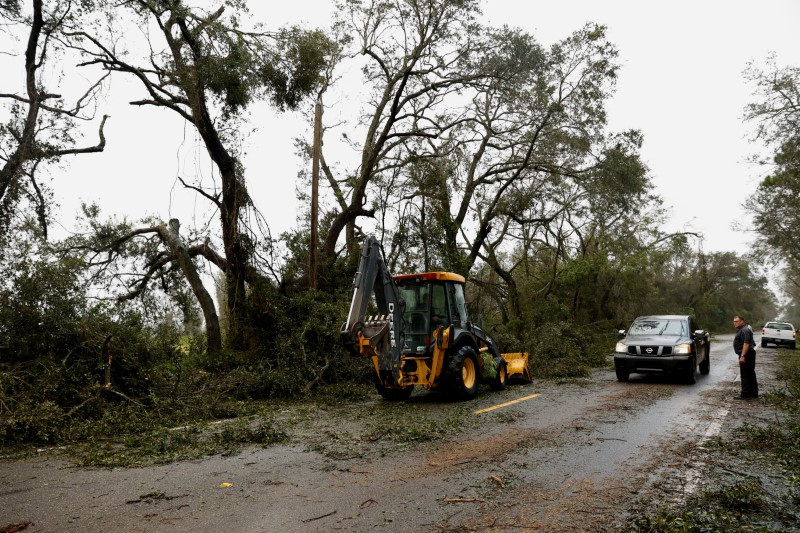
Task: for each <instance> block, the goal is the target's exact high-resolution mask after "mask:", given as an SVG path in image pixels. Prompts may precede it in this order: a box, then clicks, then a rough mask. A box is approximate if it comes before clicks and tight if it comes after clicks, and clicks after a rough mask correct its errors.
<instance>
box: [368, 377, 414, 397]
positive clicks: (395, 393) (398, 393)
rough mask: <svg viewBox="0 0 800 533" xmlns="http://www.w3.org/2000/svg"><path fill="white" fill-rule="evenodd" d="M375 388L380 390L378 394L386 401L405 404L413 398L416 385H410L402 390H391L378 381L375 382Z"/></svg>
mask: <svg viewBox="0 0 800 533" xmlns="http://www.w3.org/2000/svg"><path fill="white" fill-rule="evenodd" d="M375 388H376V389H378V394H380V395H381V396H382V397H383V399H384V400H388V401H390V402H404V401H406V400H408V399H409V398H410V397H411V393H412V392H414V385H409V386H408V387H403V388H402V389H389V388H386V387H384V386H383V384H382V383H381V382H380V381H379V380H377V379H376V380H375Z"/></svg>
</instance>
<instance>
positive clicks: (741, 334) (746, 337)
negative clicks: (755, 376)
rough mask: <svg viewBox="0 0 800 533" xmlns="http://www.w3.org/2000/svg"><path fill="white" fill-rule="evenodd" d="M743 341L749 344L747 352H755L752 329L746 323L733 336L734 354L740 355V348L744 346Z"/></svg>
mask: <svg viewBox="0 0 800 533" xmlns="http://www.w3.org/2000/svg"><path fill="white" fill-rule="evenodd" d="M744 343H747V344H749V345H750V349H749V350H748V353H750V352H755V351H756V350H755V344H756V343H755V341H754V340H753V330H752V329H750V326H749V325H748V324H745V325H744V326H742V329H740V330H739V331H738V332H737V333H736V336H735V337H734V338H733V351H734V352H736V355H742V348H743V347H744Z"/></svg>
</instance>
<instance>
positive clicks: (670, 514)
mask: <svg viewBox="0 0 800 533" xmlns="http://www.w3.org/2000/svg"><path fill="white" fill-rule="evenodd" d="M626 531H634V532H636V533H706V532H709V531H731V532H744V531H747V532H756V531H764V532H766V531H770V530H769V528H763V527H752V526H750V525H743V524H741V522H740V520H739V518H738V516H737V515H735V514H733V513H731V512H725V511H703V510H699V511H669V510H666V511H661V512H659V513H655V514H652V515H647V516H643V517H638V518H636V519H635V520H634V521H633V524H631V526H630V527H628V528H626Z"/></svg>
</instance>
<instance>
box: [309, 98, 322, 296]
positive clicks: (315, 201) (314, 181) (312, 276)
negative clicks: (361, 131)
mask: <svg viewBox="0 0 800 533" xmlns="http://www.w3.org/2000/svg"><path fill="white" fill-rule="evenodd" d="M321 143H322V96H317V104H316V105H315V106H314V145H313V147H312V150H311V160H312V166H311V247H310V249H309V252H310V253H309V265H308V286H309V287H311V288H312V289H316V288H317V240H318V239H317V223H318V219H319V152H320V144H321Z"/></svg>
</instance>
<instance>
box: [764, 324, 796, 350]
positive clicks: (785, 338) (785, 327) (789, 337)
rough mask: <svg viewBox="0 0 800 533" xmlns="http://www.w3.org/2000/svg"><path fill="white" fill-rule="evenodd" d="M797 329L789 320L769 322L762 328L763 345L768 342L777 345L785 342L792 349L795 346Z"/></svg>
mask: <svg viewBox="0 0 800 533" xmlns="http://www.w3.org/2000/svg"><path fill="white" fill-rule="evenodd" d="M796 336H797V330H795V329H794V326H793V325H791V324H789V323H788V322H767V323H766V324H764V328H763V329H762V330H761V346H762V347H765V346H766V345H767V344H768V343H770V342H771V343H772V344H775V345H780V344H785V345H787V346H789V348H791V349H792V350H794V348H795V342H796V341H795V337H796Z"/></svg>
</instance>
